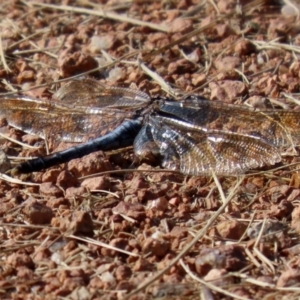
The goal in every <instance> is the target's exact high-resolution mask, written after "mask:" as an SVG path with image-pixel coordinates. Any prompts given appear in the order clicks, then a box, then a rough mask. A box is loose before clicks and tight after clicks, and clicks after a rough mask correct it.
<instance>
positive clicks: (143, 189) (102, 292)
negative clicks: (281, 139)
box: [0, 0, 300, 300]
mask: <svg viewBox="0 0 300 300" xmlns="http://www.w3.org/2000/svg"><path fill="white" fill-rule="evenodd" d="M292 1H293V0H291V1H290V2H292ZM236 2H237V1H235V0H216V1H197V0H180V1H177V0H174V1H153V0H150V1H128V2H125V1H114V0H111V1H101V0H99V1H88V0H81V1H79V0H78V1H71V0H70V1H68V0H66V1H63V5H64V6H61V1H55V0H52V1H51V0H45V1H36V2H34V1H6V0H3V1H1V3H0V15H1V19H0V34H1V36H0V41H1V43H0V54H1V65H0V79H1V80H0V91H1V92H2V93H7V92H10V91H19V92H20V93H23V94H26V95H28V96H31V97H38V98H45V99H47V98H50V97H51V94H52V93H53V91H55V90H56V89H57V88H58V87H59V85H60V83H56V82H57V80H60V79H66V78H68V77H70V76H75V75H82V74H83V73H85V72H89V75H90V76H92V77H94V78H96V79H98V80H99V81H101V82H103V83H106V84H109V85H118V86H127V87H128V86H132V87H137V88H138V89H140V90H142V91H145V92H147V93H149V94H150V95H151V96H157V95H163V96H166V93H165V92H164V91H162V88H161V86H160V84H159V82H158V81H157V80H156V79H155V78H151V77H150V73H149V72H147V69H146V68H148V69H149V70H152V71H153V72H155V73H156V74H158V75H160V76H161V78H162V79H163V80H164V81H165V82H166V83H167V84H169V85H170V87H172V89H173V91H176V92H178V93H180V94H185V93H198V94H201V95H203V96H205V97H207V98H208V99H211V100H220V101H224V102H227V103H239V104H243V103H244V102H245V101H246V100H247V102H248V103H251V104H252V105H265V103H266V101H265V99H266V98H268V99H269V100H270V102H271V105H273V106H276V107H278V106H281V107H283V108H291V109H293V108H294V107H295V106H296V104H297V103H299V100H298V98H299V89H300V85H299V80H300V71H299V66H300V62H299V53H300V48H299V45H300V38H299V37H300V36H299V35H298V33H299V28H300V23H299V19H298V17H299V12H298V11H297V7H298V6H297V3H294V2H292V3H293V4H294V8H291V7H287V6H284V3H283V2H284V1H283V2H279V1H278V2H275V1H259V0H257V1H247V0H240V1H239V2H240V4H239V5H237V4H236ZM286 2H287V1H286ZM120 3H122V4H120ZM137 21H140V22H137ZM141 21H142V23H141ZM139 64H140V65H139ZM145 67H146V68H145ZM94 69H96V70H94ZM91 70H92V72H90V71H91ZM36 86H39V87H38V88H36V89H29V88H33V87H36ZM297 101H298V102H297ZM2 123H3V122H2ZM8 130H9V131H8V133H9V135H10V136H11V137H13V138H15V139H17V140H20V141H23V142H24V143H28V144H31V145H32V144H33V145H35V144H36V143H37V142H39V143H41V140H39V139H37V138H36V137H33V136H29V135H24V133H21V132H20V131H18V130H16V129H13V128H8ZM49 143H50V150H51V151H54V150H55V147H54V146H52V145H51V139H50V141H49ZM42 144H43V143H42ZM67 146H70V145H65V144H61V145H60V146H59V149H62V148H66V147H67ZM2 148H3V149H4V151H5V152H6V154H7V155H8V156H9V157H11V156H14V157H16V156H20V157H21V156H22V157H23V156H36V155H39V154H42V153H45V152H46V150H45V148H44V147H42V149H39V150H28V149H25V148H24V149H23V150H22V148H21V146H19V145H16V144H15V143H13V142H10V141H4V142H3V143H2ZM56 150H58V148H56ZM14 161H19V160H16V159H12V162H14ZM297 162H299V157H286V158H284V161H283V163H282V164H281V166H282V168H278V169H275V167H274V168H271V169H265V170H264V171H261V170H260V171H258V172H255V173H253V174H252V175H249V174H248V175H247V176H246V177H245V178H244V179H243V180H242V181H241V182H240V184H239V185H238V187H237V188H236V189H235V191H234V195H233V197H232V199H231V201H230V203H229V204H228V206H227V207H226V209H225V210H224V211H223V212H221V213H218V215H216V211H217V210H218V208H220V207H221V205H222V202H221V198H220V193H219V191H218V189H217V188H216V183H215V182H214V180H213V179H212V178H207V177H185V176H183V175H181V174H178V173H170V172H167V171H165V172H156V173H155V172H151V171H152V170H153V169H158V167H157V166H150V165H147V164H145V163H144V164H142V163H137V162H136V160H135V158H134V155H133V153H132V149H125V150H124V151H121V152H117V153H102V152H98V153H95V154H91V155H88V156H86V157H84V158H82V159H78V160H74V161H71V162H70V163H68V164H65V165H61V166H58V167H54V168H51V169H49V170H45V171H43V172H37V173H33V174H30V175H29V176H27V177H24V176H23V177H19V179H22V180H24V182H26V183H28V184H29V185H26V184H25V183H24V184H19V183H10V182H7V181H6V180H4V179H3V180H0V203H1V206H0V237H1V239H0V241H1V242H0V253H1V262H2V263H1V266H0V298H1V299H66V298H67V299H125V298H126V299H132V300H133V299H157V298H160V297H162V298H163V299H290V300H291V299H298V296H299V294H300V288H299V280H300V269H299V261H300V256H299V254H300V247H299V245H298V243H299V240H298V238H299V234H298V230H299V229H300V209H299V200H300V177H299V174H300V173H299V167H298V165H297ZM133 163H134V165H133ZM132 167H134V168H135V169H138V170H140V172H125V173H124V172H123V173H122V172H119V173H118V172H115V173H111V174H103V173H101V172H104V171H111V170H124V169H128V168H132ZM277 167H278V166H277ZM99 172H100V175H99V174H96V173H99ZM90 174H94V175H95V174H96V175H95V176H94V177H92V178H85V179H82V178H81V177H82V176H85V175H90ZM219 180H220V183H221V185H222V188H223V191H224V193H225V196H227V195H228V194H230V192H231V191H232V189H233V187H234V186H235V185H236V184H237V182H238V180H239V178H235V177H222V178H220V179H219ZM32 183H34V184H37V185H31V184H32ZM212 218H215V220H214V219H212ZM263 221H264V223H263ZM208 222H211V224H210V223H208ZM207 224H209V225H210V226H208V228H207V229H205V231H203V232H202V234H201V238H200V239H199V240H198V242H197V243H196V244H195V245H193V246H192V247H191V249H190V250H189V251H187V253H185V255H183V257H182V259H181V261H178V262H176V263H175V264H174V263H173V262H174V261H173V259H174V258H175V257H177V255H179V253H180V252H181V251H183V249H184V247H185V246H186V245H188V244H189V243H190V242H191V241H192V239H193V237H194V236H195V235H197V234H199V231H200V230H201V229H203V228H205V225H207ZM168 266H169V268H168V269H167V270H166V269H165V268H166V267H168ZM159 272H161V273H159ZM158 274H159V275H158ZM154 276H156V277H157V279H156V280H154V281H153V282H151V283H149V284H146V283H147V282H148V281H149V280H151V278H154ZM138 287H140V288H139V289H137V288H138Z"/></svg>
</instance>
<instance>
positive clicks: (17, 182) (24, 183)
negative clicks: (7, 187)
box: [0, 173, 40, 186]
mask: <svg viewBox="0 0 300 300" xmlns="http://www.w3.org/2000/svg"><path fill="white" fill-rule="evenodd" d="M0 179H2V180H4V181H6V182H10V183H14V184H21V185H27V186H40V184H39V183H33V182H26V181H22V180H19V179H16V178H13V177H10V176H8V175H6V174H2V173H0Z"/></svg>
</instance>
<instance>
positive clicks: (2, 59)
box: [0, 34, 12, 73]
mask: <svg viewBox="0 0 300 300" xmlns="http://www.w3.org/2000/svg"><path fill="white" fill-rule="evenodd" d="M0 57H1V61H2V64H3V67H4V69H5V71H6V72H8V73H10V72H12V70H11V69H10V68H9V66H8V64H7V62H6V59H5V54H4V50H3V42H2V35H1V34H0Z"/></svg>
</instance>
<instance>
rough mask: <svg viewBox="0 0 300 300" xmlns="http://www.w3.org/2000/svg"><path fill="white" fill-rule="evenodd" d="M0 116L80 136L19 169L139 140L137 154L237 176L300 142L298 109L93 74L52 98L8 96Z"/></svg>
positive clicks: (66, 137) (189, 170) (190, 170)
mask: <svg viewBox="0 0 300 300" xmlns="http://www.w3.org/2000/svg"><path fill="white" fill-rule="evenodd" d="M0 117H2V118H5V119H6V120H7V122H8V124H9V125H11V126H13V127H16V128H18V129H20V130H22V131H24V132H27V133H30V134H34V135H37V136H39V137H41V138H47V137H53V138H54V139H55V140H57V141H65V142H73V143H76V146H74V147H72V148H69V149H67V150H64V151H60V152H56V153H53V154H50V155H48V156H45V157H38V158H35V159H32V160H29V161H26V162H23V163H21V164H19V165H17V167H16V168H15V169H14V170H15V172H17V173H30V172H34V171H40V170H42V169H46V168H49V167H51V166H55V165H58V164H61V163H66V162H68V161H70V160H72V159H75V158H80V157H83V156H85V155H87V154H89V153H92V152H95V151H98V150H102V151H111V150H117V149H119V148H124V147H128V146H132V145H133V149H134V153H135V154H136V155H137V156H142V157H143V156H147V155H152V156H154V157H157V158H159V159H160V161H161V165H162V167H164V168H167V169H171V170H178V171H180V172H181V173H183V174H186V175H204V176H208V175H211V174H212V172H214V173H215V174H216V175H239V174H244V173H246V172H247V171H249V170H251V169H257V168H260V167H263V166H270V165H274V164H276V163H278V162H280V161H281V159H282V155H281V154H282V152H283V149H286V148H288V147H295V145H297V144H299V142H300V130H299V129H300V111H297V110H291V109H290V110H282V109H264V110H258V109H255V108H251V107H248V106H245V105H234V104H225V103H223V102H219V101H211V100H207V99H205V98H203V97H201V96H199V95H191V96H186V97H184V98H182V99H180V100H175V99H173V98H162V97H156V98H151V97H150V96H149V95H148V94H146V93H144V92H142V91H139V90H135V89H130V88H122V87H109V86H106V85H103V84H101V83H99V82H98V81H96V80H94V79H91V78H81V79H74V80H71V81H69V82H68V83H66V84H65V85H63V86H62V87H61V88H60V89H59V90H58V91H57V92H56V93H55V94H54V95H53V97H52V99H48V100H41V99H35V98H31V97H27V96H24V95H19V96H13V97H3V98H2V99H0Z"/></svg>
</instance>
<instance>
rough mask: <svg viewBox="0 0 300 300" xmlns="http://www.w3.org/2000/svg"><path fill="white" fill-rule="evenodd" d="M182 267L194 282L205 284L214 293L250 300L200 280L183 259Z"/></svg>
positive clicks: (181, 261) (240, 299)
mask: <svg viewBox="0 0 300 300" xmlns="http://www.w3.org/2000/svg"><path fill="white" fill-rule="evenodd" d="M179 262H180V265H181V266H182V267H183V269H184V270H185V271H186V272H187V273H188V274H189V276H191V278H193V279H194V280H196V281H197V282H199V283H201V284H203V285H204V286H206V287H207V288H209V289H211V290H212V291H215V292H218V293H220V294H222V295H225V296H228V297H232V298H233V299H239V300H250V299H249V298H245V297H241V296H239V295H236V294H234V293H231V292H228V291H226V290H224V289H222V288H220V287H218V286H216V285H214V284H212V283H209V282H207V281H205V280H203V279H201V278H199V277H198V276H196V275H195V274H194V273H193V272H192V271H191V270H190V268H189V267H188V266H187V265H186V264H185V263H184V262H183V260H182V259H180V261H179Z"/></svg>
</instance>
